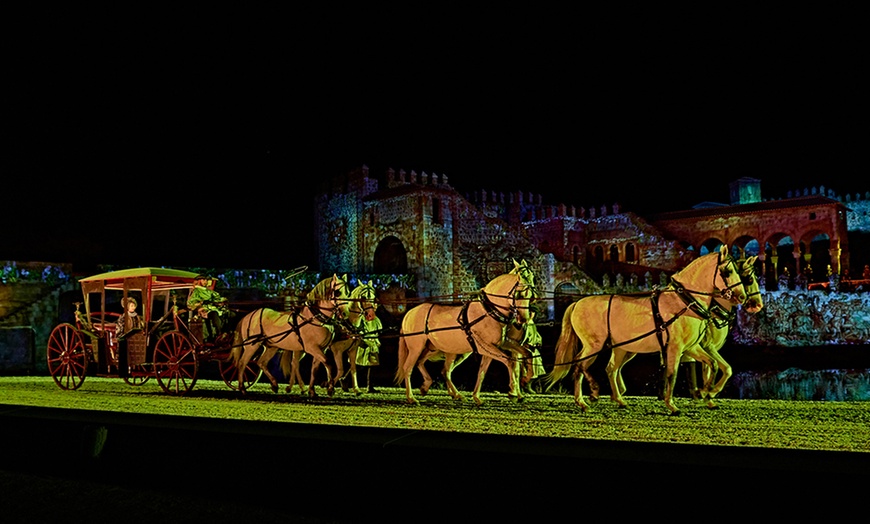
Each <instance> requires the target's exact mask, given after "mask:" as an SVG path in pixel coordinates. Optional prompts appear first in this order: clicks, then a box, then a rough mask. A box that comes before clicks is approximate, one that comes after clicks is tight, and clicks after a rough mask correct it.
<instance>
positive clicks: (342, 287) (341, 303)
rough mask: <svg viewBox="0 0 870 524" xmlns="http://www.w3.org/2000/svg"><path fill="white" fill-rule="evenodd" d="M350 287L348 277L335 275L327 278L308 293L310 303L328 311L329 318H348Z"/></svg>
mask: <svg viewBox="0 0 870 524" xmlns="http://www.w3.org/2000/svg"><path fill="white" fill-rule="evenodd" d="M349 289H350V285H349V284H348V283H347V275H345V276H344V277H339V276H338V275H337V274H335V273H333V275H332V277H328V278H325V279H323V280H321V281H320V282H318V283H317V285H316V286H314V289H312V290H311V291H309V292H308V296H307V299H308V302H310V303H316V304H317V306H318V309H320V310H323V311H328V312H329V316H338V317H339V318H347V316H348V310H349V309H350V292H349V291H348V290H349Z"/></svg>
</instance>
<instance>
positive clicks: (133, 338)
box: [117, 277, 152, 377]
mask: <svg viewBox="0 0 870 524" xmlns="http://www.w3.org/2000/svg"><path fill="white" fill-rule="evenodd" d="M149 282H150V277H135V278H126V279H124V298H133V299H135V300H136V303H137V304H138V306H137V307H136V314H137V315H141V320H142V321H143V322H144V326H146V328H145V329H139V330H136V331H132V332H129V333H127V334H126V335H125V336H124V338H123V339H121V340H119V341H118V355H117V356H118V375H120V376H121V377H126V376H128V375H129V372H130V368H131V367H133V366H138V365H141V364H144V363H145V361H146V355H145V349H146V346H147V338H148V337H147V326H149V325H150V323H149V322H148V321H149V320H150V318H151V307H152V306H151V302H150V300H149V297H148V293H147V291H148V284H149ZM120 334H121V333H118V335H120Z"/></svg>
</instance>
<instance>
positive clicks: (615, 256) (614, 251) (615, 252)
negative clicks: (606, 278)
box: [610, 244, 619, 262]
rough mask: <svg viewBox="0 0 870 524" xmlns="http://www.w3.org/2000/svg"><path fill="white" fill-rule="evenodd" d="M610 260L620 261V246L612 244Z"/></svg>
mask: <svg viewBox="0 0 870 524" xmlns="http://www.w3.org/2000/svg"><path fill="white" fill-rule="evenodd" d="M610 261H611V262H619V246H617V245H615V244H614V245H612V246H610Z"/></svg>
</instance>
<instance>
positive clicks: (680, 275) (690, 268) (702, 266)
mask: <svg viewBox="0 0 870 524" xmlns="http://www.w3.org/2000/svg"><path fill="white" fill-rule="evenodd" d="M721 256H722V255H721V253H720V252H718V251H714V252H712V253H707V254H706V255H703V256H700V257H698V258H696V259H695V260H693V261H691V262H689V264H688V265H687V266H686V267H684V268H683V269H681V270H679V271H677V272H676V273H674V274H673V276H672V277H671V278H677V279H679V280H682V279H684V278H685V277H694V276H695V275H697V274H698V273H699V272H701V271H705V270H708V266H707V265H708V264H709V263H710V261H711V260H712V261H714V262H713V267H716V266H717V265H718V264H719V260H720V257H721ZM686 280H689V279H688V278H687V279H686Z"/></svg>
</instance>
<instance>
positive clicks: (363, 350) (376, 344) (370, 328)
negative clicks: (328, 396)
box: [356, 315, 383, 393]
mask: <svg viewBox="0 0 870 524" xmlns="http://www.w3.org/2000/svg"><path fill="white" fill-rule="evenodd" d="M382 329H383V324H381V319H380V318H378V316H377V315H375V317H374V318H373V319H372V320H365V319H363V323H362V339H361V340H360V345H359V349H357V351H356V365H357V366H365V367H367V368H368V369H367V370H366V391H367V392H368V393H377V392H378V390H376V389H375V387H374V386H373V385H372V368H373V367H375V366H379V365H380V364H381V356H380V349H381V339H380V337H379V335H380V332H381V330H382Z"/></svg>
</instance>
